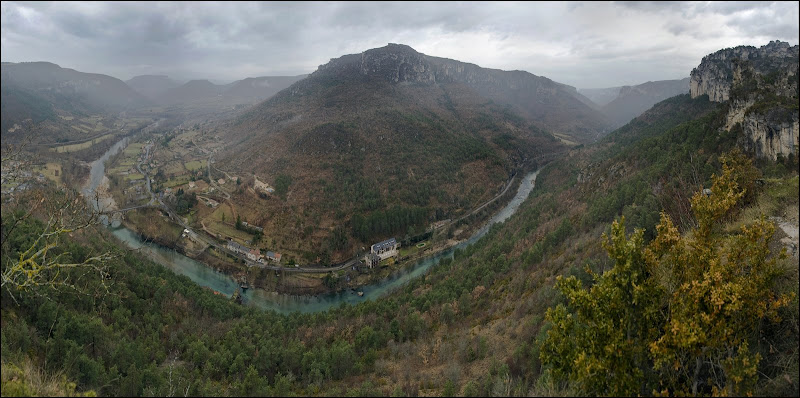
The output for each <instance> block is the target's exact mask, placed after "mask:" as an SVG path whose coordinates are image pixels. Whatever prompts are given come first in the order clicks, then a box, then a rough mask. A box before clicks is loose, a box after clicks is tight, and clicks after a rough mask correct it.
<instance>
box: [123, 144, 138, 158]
mask: <svg viewBox="0 0 800 398" xmlns="http://www.w3.org/2000/svg"><path fill="white" fill-rule="evenodd" d="M142 146H143V145H142V143H140V142H134V143H131V144H128V146H127V147H126V148H125V151H123V152H124V154H125V155H124V156H125V157H129V156H131V157H136V156H138V155H139V153H141V152H142Z"/></svg>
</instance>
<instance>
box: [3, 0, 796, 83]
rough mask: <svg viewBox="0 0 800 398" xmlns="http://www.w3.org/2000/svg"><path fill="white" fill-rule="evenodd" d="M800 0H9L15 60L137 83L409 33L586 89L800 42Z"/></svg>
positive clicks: (9, 51)
mask: <svg viewBox="0 0 800 398" xmlns="http://www.w3.org/2000/svg"><path fill="white" fill-rule="evenodd" d="M798 31H800V28H798V2H796V1H791V2H730V3H728V2H674V3H673V2H635V3H629V2H619V3H577V2H576V3H572V2H567V3H539V2H530V3H528V2H523V3H494V2H493V3H473V2H469V3H451V2H448V3H427V2H426V3H416V2H413V3H405V2H404V3H382V2H381V3H364V2H357V3H340V2H333V3H272V2H268V3H250V2H246V3H230V2H226V3H207V2H198V3H151V2H140V3H116V2H114V3H95V2H85V3H62V2H58V3H25V2H10V1H3V2H2V61H5V62H22V61H50V62H54V63H57V64H59V65H61V66H62V67H68V68H73V69H77V70H80V71H84V72H95V73H104V74H109V75H112V76H114V77H118V78H120V79H123V80H126V79H129V78H131V77H133V76H136V75H142V74H166V75H169V76H171V77H173V78H176V79H192V78H208V79H211V80H212V81H215V82H229V81H233V80H237V79H242V78H244V77H252V76H276V75H298V74H303V73H310V72H313V71H314V70H316V68H317V66H319V65H320V64H324V63H326V62H328V60H329V59H330V58H335V57H339V56H341V55H344V54H352V53H359V52H362V51H364V50H367V49H370V48H375V47H382V46H385V45H386V44H387V43H402V44H408V45H410V46H411V47H413V48H415V49H416V50H417V51H420V52H422V53H425V54H428V55H434V56H439V57H445V58H452V59H456V60H459V61H465V62H471V63H474V64H477V65H480V66H483V67H490V68H498V69H505V70H512V69H521V70H526V71H528V72H531V73H533V74H536V75H543V76H547V77H549V78H551V79H553V80H556V81H559V82H562V83H566V84H570V85H573V86H576V87H579V88H595V87H612V86H620V85H626V84H639V83H643V82H646V81H648V80H664V79H678V78H682V77H687V76H688V75H689V72H690V71H691V70H692V68H693V67H695V66H697V64H699V63H700V60H701V59H702V57H703V56H704V55H706V54H708V53H711V52H714V51H716V50H719V49H722V48H725V47H734V46H737V45H753V46H761V45H764V44H766V43H768V42H769V41H770V40H775V39H778V40H782V41H788V42H789V43H791V44H792V45H795V44H798Z"/></svg>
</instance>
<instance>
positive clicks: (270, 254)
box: [267, 251, 281, 263]
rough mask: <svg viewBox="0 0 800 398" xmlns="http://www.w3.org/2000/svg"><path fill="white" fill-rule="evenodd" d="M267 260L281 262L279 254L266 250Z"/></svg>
mask: <svg viewBox="0 0 800 398" xmlns="http://www.w3.org/2000/svg"><path fill="white" fill-rule="evenodd" d="M267 260H270V261H274V262H276V263H279V262H281V254H280V253H275V252H270V251H268V252H267Z"/></svg>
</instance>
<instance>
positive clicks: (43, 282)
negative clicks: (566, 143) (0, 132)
mask: <svg viewBox="0 0 800 398" xmlns="http://www.w3.org/2000/svg"><path fill="white" fill-rule="evenodd" d="M25 149H26V145H20V146H17V147H12V146H10V145H9V146H4V148H3V151H2V184H3V192H2V219H3V221H2V234H0V235H1V236H2V237H1V238H0V245H1V246H2V272H0V284H1V285H0V288H2V289H3V290H5V291H6V292H8V294H9V296H10V297H11V298H12V299H13V300H14V301H16V296H17V295H19V294H24V293H26V292H31V291H33V292H36V293H37V294H41V293H42V292H43V289H41V288H42V287H51V288H55V289H59V288H64V287H67V288H71V289H74V290H80V289H79V288H78V287H77V286H76V285H75V282H76V280H77V278H79V277H80V276H82V275H85V274H86V273H95V274H97V276H98V277H99V278H100V280H101V281H102V284H103V286H104V287H105V280H106V279H107V277H108V273H107V272H106V263H107V261H109V260H111V259H112V258H114V257H115V255H114V254H112V253H110V252H103V253H101V254H97V255H93V256H89V257H87V258H82V259H74V258H72V256H70V253H69V252H67V251H65V250H64V245H63V243H64V242H65V241H66V240H69V239H73V238H75V237H77V234H79V233H80V232H81V231H83V230H85V229H87V228H90V227H92V226H94V225H97V224H99V223H100V218H99V213H98V212H97V211H95V210H93V209H91V207H90V206H87V203H86V202H85V201H84V200H83V199H82V198H81V196H80V195H78V194H77V193H75V192H74V191H73V190H71V189H66V188H65V189H61V190H49V191H45V190H43V189H36V187H35V184H36V178H35V177H34V173H33V167H32V166H33V159H34V156H33V155H32V154H31V153H30V152H28V151H26V150H25ZM95 200H97V198H95ZM31 219H37V220H39V221H40V222H41V226H42V228H39V229H37V232H36V235H35V236H31V237H30V239H27V240H26V242H25V244H24V245H23V247H19V248H15V251H14V253H12V250H11V247H10V242H9V237H11V236H12V234H14V233H15V231H17V229H18V228H21V226H23V225H27V224H29V223H30V222H31ZM71 269H79V270H81V271H84V272H78V273H77V274H76V273H75V272H70V271H68V270H71Z"/></svg>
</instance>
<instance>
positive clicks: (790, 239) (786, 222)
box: [770, 207, 800, 258]
mask: <svg viewBox="0 0 800 398" xmlns="http://www.w3.org/2000/svg"><path fill="white" fill-rule="evenodd" d="M797 218H798V217H797V208H796V207H795V208H794V209H790V210H789V211H787V217H786V218H783V217H770V220H772V221H774V222H775V224H776V225H777V226H778V228H780V229H781V230H782V231H783V232H784V233H785V234H786V237H785V238H783V239H781V244H783V246H784V247H785V248H786V251H787V252H788V253H789V255H790V256H792V257H794V258H798V247H800V240H799V239H798V237H800V228H798V221H797Z"/></svg>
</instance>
